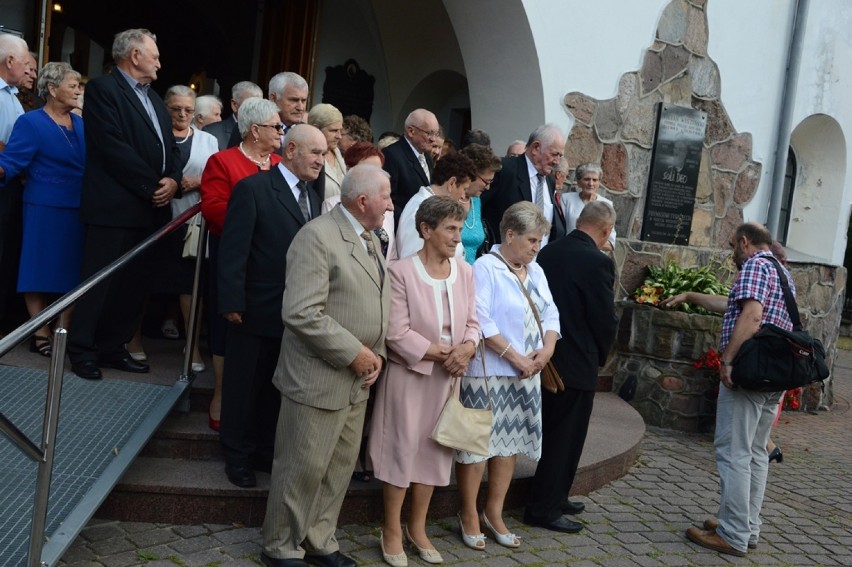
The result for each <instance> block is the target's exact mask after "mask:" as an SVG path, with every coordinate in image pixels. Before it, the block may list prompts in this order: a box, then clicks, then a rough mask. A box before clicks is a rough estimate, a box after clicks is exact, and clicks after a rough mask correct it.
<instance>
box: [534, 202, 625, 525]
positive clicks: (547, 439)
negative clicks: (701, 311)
mask: <svg viewBox="0 0 852 567" xmlns="http://www.w3.org/2000/svg"><path fill="white" fill-rule="evenodd" d="M614 225H615V211H614V210H613V208H612V207H611V206H610V205H609V204H608V203H604V202H603V201H593V202H591V203H589V204H588V205H586V207H585V208H584V209H583V212H582V213H580V217H579V218H578V219H577V229H576V230H574V231H572V232H571V233H570V234H568V235H567V236H566V237H565V238H562V239H560V240H558V241H556V242H554V243H553V244H551V245H550V246H547V247H545V248H543V249H542V251H541V253H540V254H539V255H538V263H539V265H540V266H541V267H542V269H543V270H544V273H545V275H546V276H547V281H548V284H549V286H550V292H551V293H552V294H553V301H554V303H555V304H556V307H557V308H558V309H559V323H560V325H561V329H562V338H561V339H559V341H557V342H556V349H555V350H554V353H553V359H552V360H553V363H554V364H555V365H556V368H557V369H558V370H559V374H560V375H561V376H562V379H563V380H564V382H565V390H564V391H563V392H558V393H555V394H552V393H550V392H547V391H544V390H543V391H542V393H541V397H542V447H541V449H542V450H541V459H540V460H539V462H538V467H537V468H536V471H535V479H534V480H533V482H532V489H531V491H530V495H529V498H528V500H527V506H526V511H525V512H524V522H525V523H527V524H531V525H534V526H541V527H544V528H547V529H550V530H554V531H558V532H566V533H575V532H578V531H580V530H581V529H582V528H583V524H581V523H579V522H574V521H571V520H569V519H568V518H566V517H565V516H563V514H579V513H580V512H582V511H583V509H584V508H585V505H584V504H583V503H582V502H571V501H569V500H568V493H569V491H570V490H571V485H572V484H573V482H574V475H575V474H576V472H577V465H578V464H579V463H580V455H581V454H582V453H583V444H584V443H585V442H586V433H587V432H588V430H589V419H590V418H591V415H592V406H593V405H594V401H595V390H596V385H597V376H598V367H599V366H603V365H604V363H605V362H606V358H607V354H608V353H609V349H610V347H611V346H612V342H613V340H614V339H615V330H616V322H617V321H616V315H615V301H614V294H613V287H614V285H615V269H614V268H613V263H612V260H610V258H609V256H607V255H606V254H604V253H602V252H601V251H600V250H599V249H600V248H601V247H602V246H603V245H604V244H606V242H607V239H608V238H609V233H610V232H611V231H612V227H613V226H614Z"/></svg>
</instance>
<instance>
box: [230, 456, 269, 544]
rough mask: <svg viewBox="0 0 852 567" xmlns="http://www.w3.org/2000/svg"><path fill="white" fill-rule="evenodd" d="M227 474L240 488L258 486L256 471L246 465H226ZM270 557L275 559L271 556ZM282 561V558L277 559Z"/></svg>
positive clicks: (232, 482)
mask: <svg viewBox="0 0 852 567" xmlns="http://www.w3.org/2000/svg"><path fill="white" fill-rule="evenodd" d="M225 474H226V475H228V480H229V481H231V484H234V485H236V486H239V487H240V488H251V487H253V486H257V478H256V477H255V476H254V471H253V470H251V469H250V468H248V467H247V466H244V465H227V464H226V465H225ZM270 559H275V558H274V557H270ZM276 561H280V559H276Z"/></svg>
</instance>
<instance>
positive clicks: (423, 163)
mask: <svg viewBox="0 0 852 567" xmlns="http://www.w3.org/2000/svg"><path fill="white" fill-rule="evenodd" d="M417 160H418V161H419V162H420V167H422V168H423V173H425V174H426V179H427V180H428V181H429V182H430V183H431V182H432V178H431V176H430V175H429V164H427V163H426V156H425V155H423V154H417Z"/></svg>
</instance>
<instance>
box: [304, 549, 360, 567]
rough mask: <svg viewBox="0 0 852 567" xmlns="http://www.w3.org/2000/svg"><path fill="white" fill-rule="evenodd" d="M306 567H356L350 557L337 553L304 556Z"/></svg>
mask: <svg viewBox="0 0 852 567" xmlns="http://www.w3.org/2000/svg"><path fill="white" fill-rule="evenodd" d="M305 561H307V562H308V565H319V566H320V567H355V566H356V565H358V564H357V563H355V560H354V559H352V558H351V557H346V556H345V555H343V554H342V553H340V552H339V551H335V552H334V553H329V554H328V555H305Z"/></svg>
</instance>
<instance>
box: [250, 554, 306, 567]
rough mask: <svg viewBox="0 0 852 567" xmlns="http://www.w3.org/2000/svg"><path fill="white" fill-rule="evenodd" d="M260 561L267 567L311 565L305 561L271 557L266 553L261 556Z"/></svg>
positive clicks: (301, 566)
mask: <svg viewBox="0 0 852 567" xmlns="http://www.w3.org/2000/svg"><path fill="white" fill-rule="evenodd" d="M260 560H261V561H262V562H263V564H264V565H266V567H304V566H305V565H310V563H308V562H307V561H305V560H304V559H299V558H295V559H278V558H276V557H270V556H268V555H267V554H265V553H261V554H260Z"/></svg>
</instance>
